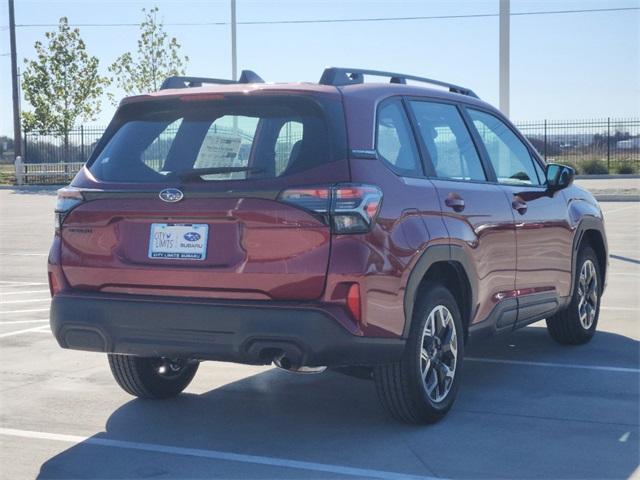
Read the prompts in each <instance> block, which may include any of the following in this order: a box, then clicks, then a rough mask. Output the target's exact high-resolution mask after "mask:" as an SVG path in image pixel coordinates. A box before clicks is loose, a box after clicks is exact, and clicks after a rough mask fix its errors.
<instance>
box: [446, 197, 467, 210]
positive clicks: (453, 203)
mask: <svg viewBox="0 0 640 480" xmlns="http://www.w3.org/2000/svg"><path fill="white" fill-rule="evenodd" d="M444 203H445V205H446V206H447V207H449V208H453V210H454V211H455V212H461V211H463V210H464V200H463V199H462V197H460V196H459V195H457V194H455V193H450V194H449V196H448V197H447V199H446V200H445V201H444Z"/></svg>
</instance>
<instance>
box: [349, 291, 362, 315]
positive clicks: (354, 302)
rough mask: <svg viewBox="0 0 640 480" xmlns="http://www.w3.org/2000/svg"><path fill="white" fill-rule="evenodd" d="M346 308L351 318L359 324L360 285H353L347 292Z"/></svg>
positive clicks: (360, 313)
mask: <svg viewBox="0 0 640 480" xmlns="http://www.w3.org/2000/svg"><path fill="white" fill-rule="evenodd" d="M347 308H348V309H349V312H350V313H351V316H352V317H353V318H354V319H355V320H356V321H357V322H358V323H360V320H361V316H362V312H361V308H360V284H358V283H353V284H351V286H350V287H349V291H348V292H347Z"/></svg>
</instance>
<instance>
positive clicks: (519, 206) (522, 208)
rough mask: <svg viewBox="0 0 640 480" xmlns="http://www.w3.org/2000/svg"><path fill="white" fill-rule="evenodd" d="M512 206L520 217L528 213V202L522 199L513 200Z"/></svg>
mask: <svg viewBox="0 0 640 480" xmlns="http://www.w3.org/2000/svg"><path fill="white" fill-rule="evenodd" d="M511 206H512V207H513V209H514V210H515V211H516V212H518V213H519V214H520V215H524V214H525V213H527V202H525V201H524V200H522V199H521V198H520V197H515V198H514V199H513V202H511Z"/></svg>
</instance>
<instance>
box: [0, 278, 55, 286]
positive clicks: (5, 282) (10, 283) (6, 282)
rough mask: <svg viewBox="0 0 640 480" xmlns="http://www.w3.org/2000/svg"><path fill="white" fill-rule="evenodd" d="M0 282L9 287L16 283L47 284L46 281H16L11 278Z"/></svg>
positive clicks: (16, 284)
mask: <svg viewBox="0 0 640 480" xmlns="http://www.w3.org/2000/svg"><path fill="white" fill-rule="evenodd" d="M0 284H2V285H7V286H9V287H12V286H18V285H48V284H47V283H46V282H17V281H13V280H0Z"/></svg>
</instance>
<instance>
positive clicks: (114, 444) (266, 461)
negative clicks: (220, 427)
mask: <svg viewBox="0 0 640 480" xmlns="http://www.w3.org/2000/svg"><path fill="white" fill-rule="evenodd" d="M0 435H5V436H9V437H20V438H29V439H37V440H52V441H56V442H65V443H75V444H78V443H82V444H83V445H96V446H100V447H111V448H124V449H128V450H140V451H144V452H153V453H162V454H170V455H182V456H187V457H197V458H206V459H209V460H223V461H227V462H238V463H248V464H253V465H263V466H268V467H282V468H293V469H297V470H308V471H312V472H323V473H329V474H333V475H345V476H350V477H365V478H378V479H383V480H418V479H420V480H434V477H426V476H421V475H411V474H405V473H399V472H389V471H385V470H373V469H369V468H357V467H347V466H343V465H332V464H329V463H316V462H305V461H301V460H291V459H288V458H281V457H266V456H261V455H247V454H244V453H232V452H224V451H220V450H204V449H200V448H187V447H173V446H170V445H161V444H156V443H142V442H130V441H127V440H111V439H108V438H99V437H86V436H80V435H66V434H59V433H48V432H35V431H31V430H17V429H14V428H0Z"/></svg>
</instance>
